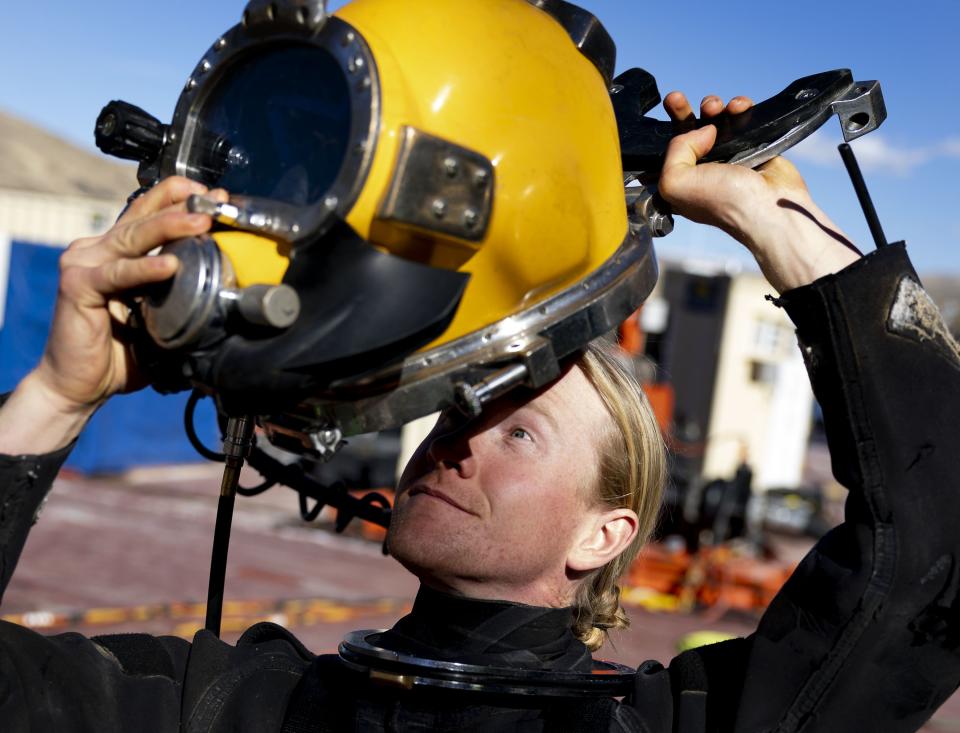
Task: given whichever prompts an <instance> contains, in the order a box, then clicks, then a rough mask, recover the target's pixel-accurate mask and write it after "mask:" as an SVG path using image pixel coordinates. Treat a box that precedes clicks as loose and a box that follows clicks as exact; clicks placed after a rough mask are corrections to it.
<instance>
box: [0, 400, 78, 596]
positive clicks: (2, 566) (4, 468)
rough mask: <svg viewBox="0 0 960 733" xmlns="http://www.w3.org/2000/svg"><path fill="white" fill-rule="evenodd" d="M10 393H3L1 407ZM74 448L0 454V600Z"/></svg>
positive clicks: (0, 401) (70, 446)
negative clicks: (41, 510)
mask: <svg viewBox="0 0 960 733" xmlns="http://www.w3.org/2000/svg"><path fill="white" fill-rule="evenodd" d="M7 396H8V395H3V396H0V406H2V405H3V403H4V402H6V397H7ZM72 447H73V445H72V444H71V445H69V446H67V447H66V448H63V449H61V450H59V451H56V452H54V453H48V454H46V455H37V456H8V455H3V454H0V599H2V598H3V593H4V591H5V590H6V589H7V584H8V583H9V582H10V577H11V576H12V575H13V571H14V569H15V568H16V567H17V561H18V560H19V559H20V553H21V552H22V551H23V545H24V543H25V542H26V541H27V534H29V532H30V528H31V527H32V526H33V524H34V522H36V519H37V515H38V513H39V511H40V508H41V506H42V505H43V502H44V500H45V499H46V498H47V494H48V493H49V492H50V487H51V486H52V485H53V480H54V478H56V476H57V471H59V470H60V467H61V466H62V465H63V462H64V461H65V460H67V456H68V455H70V449H71V448H72Z"/></svg>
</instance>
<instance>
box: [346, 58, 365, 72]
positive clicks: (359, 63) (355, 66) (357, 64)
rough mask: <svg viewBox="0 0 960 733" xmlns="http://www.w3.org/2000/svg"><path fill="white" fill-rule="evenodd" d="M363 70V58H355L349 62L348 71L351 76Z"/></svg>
mask: <svg viewBox="0 0 960 733" xmlns="http://www.w3.org/2000/svg"><path fill="white" fill-rule="evenodd" d="M362 68H363V56H354V57H353V58H352V59H350V60H349V61H348V62H347V69H348V70H349V71H350V73H351V74H356V73H357V71H359V70H360V69H362Z"/></svg>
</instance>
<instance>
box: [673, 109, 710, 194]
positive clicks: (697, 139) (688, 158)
mask: <svg viewBox="0 0 960 733" xmlns="http://www.w3.org/2000/svg"><path fill="white" fill-rule="evenodd" d="M716 139H717V128H716V127H714V126H713V125H706V126H705V127H701V128H700V129H698V130H693V131H691V132H688V133H685V134H683V135H677V137H675V138H673V140H671V141H670V144H669V145H668V146H667V154H666V157H665V158H664V161H663V169H662V170H661V172H660V184H659V189H660V193H661V194H662V195H663V197H664V198H665V199H666V200H667V201H671V200H673V199H676V198H680V197H682V195H683V191H684V190H685V189H686V183H687V181H688V180H689V175H690V173H692V172H693V170H694V168H696V166H697V161H698V160H699V159H700V158H702V157H703V156H704V155H706V154H707V153H709V152H710V148H712V147H713V144H714V142H716Z"/></svg>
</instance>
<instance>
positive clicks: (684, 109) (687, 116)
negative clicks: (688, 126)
mask: <svg viewBox="0 0 960 733" xmlns="http://www.w3.org/2000/svg"><path fill="white" fill-rule="evenodd" d="M663 108H664V109H665V110H666V111H667V115H668V116H669V117H670V119H671V120H673V121H674V122H688V121H690V120H693V119H696V116H695V115H694V114H693V108H692V107H691V106H690V102H689V101H688V100H687V95H685V94H684V93H683V92H670V93H669V94H668V95H667V96H666V97H665V98H664V100H663Z"/></svg>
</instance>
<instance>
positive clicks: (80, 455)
mask: <svg viewBox="0 0 960 733" xmlns="http://www.w3.org/2000/svg"><path fill="white" fill-rule="evenodd" d="M61 251H62V250H61V249H60V248H59V247H50V246H45V245H41V244H31V243H28V242H17V241H14V242H13V243H12V244H11V250H10V265H9V270H8V272H9V278H8V282H7V294H6V308H5V315H4V318H3V324H2V327H0V393H3V392H9V391H10V390H12V389H13V388H14V387H15V386H16V384H17V382H19V381H20V379H21V378H23V376H24V375H25V374H27V372H29V371H30V370H31V369H32V368H33V367H34V365H36V363H37V362H38V361H39V359H40V356H41V354H42V353H43V346H44V343H45V342H46V339H47V331H48V330H49V326H50V318H51V316H52V315H53V304H54V300H55V298H56V295H57V275H58V260H59V258H60V253H61ZM186 400H187V393H182V394H176V395H160V394H157V393H156V392H154V391H153V390H152V389H149V388H148V389H145V390H142V391H140V392H137V393H135V394H130V395H121V396H118V397H114V398H113V399H112V400H110V401H109V402H108V403H107V404H106V405H104V407H103V408H101V409H100V411H99V412H98V413H97V414H96V415H95V416H94V417H93V419H92V420H91V421H90V424H89V425H88V426H87V427H86V429H85V430H84V431H83V434H82V435H81V436H80V439H79V441H78V442H77V447H76V448H75V449H74V451H73V453H72V454H71V455H70V459H69V460H68V461H67V465H68V466H70V467H71V468H74V469H77V470H79V471H82V472H84V473H112V472H117V471H123V470H125V469H127V468H131V467H133V466H142V465H152V464H159V463H184V462H191V461H198V460H201V459H200V457H199V456H198V455H197V453H196V451H194V450H193V448H192V447H191V445H190V443H189V442H188V441H187V439H186V436H185V433H184V429H183V410H184V405H185V403H186ZM197 432H198V433H199V434H200V437H201V438H202V439H203V440H204V441H205V442H206V444H207V445H209V446H211V447H217V445H218V443H217V442H216V437H217V435H218V433H217V428H216V422H215V419H214V414H213V409H212V406H211V405H210V401H209V400H203V401H201V403H200V407H199V408H198V410H197Z"/></svg>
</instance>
